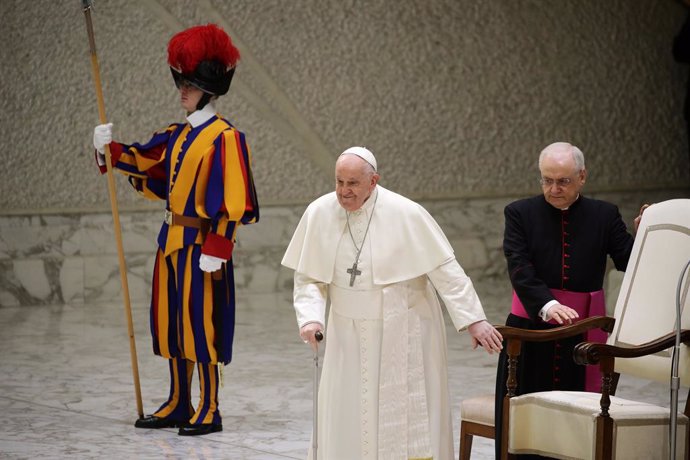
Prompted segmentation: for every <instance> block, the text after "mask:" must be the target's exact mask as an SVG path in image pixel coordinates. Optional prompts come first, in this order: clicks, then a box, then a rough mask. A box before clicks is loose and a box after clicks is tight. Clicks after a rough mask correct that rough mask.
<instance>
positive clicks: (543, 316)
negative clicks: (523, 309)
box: [539, 300, 558, 321]
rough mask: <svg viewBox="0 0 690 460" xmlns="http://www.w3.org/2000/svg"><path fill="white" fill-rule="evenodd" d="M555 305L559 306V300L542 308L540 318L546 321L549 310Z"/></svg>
mask: <svg viewBox="0 0 690 460" xmlns="http://www.w3.org/2000/svg"><path fill="white" fill-rule="evenodd" d="M554 305H558V300H551V301H549V302H546V303H545V304H544V306H543V307H541V310H539V317H540V318H541V319H542V320H544V321H546V318H547V315H548V313H549V310H550V309H551V307H553V306H554Z"/></svg>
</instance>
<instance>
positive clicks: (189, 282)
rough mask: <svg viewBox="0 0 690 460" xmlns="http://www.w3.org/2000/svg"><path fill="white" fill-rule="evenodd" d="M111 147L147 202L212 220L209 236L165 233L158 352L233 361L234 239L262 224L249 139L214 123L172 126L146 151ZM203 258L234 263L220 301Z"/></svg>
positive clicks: (156, 322) (168, 229) (180, 230)
mask: <svg viewBox="0 0 690 460" xmlns="http://www.w3.org/2000/svg"><path fill="white" fill-rule="evenodd" d="M110 148H111V154H112V159H113V164H114V166H115V167H116V168H117V169H118V170H119V171H120V172H122V173H124V174H125V175H127V176H129V181H130V183H131V184H132V185H133V187H134V188H135V189H136V190H137V192H139V193H140V194H141V195H143V196H145V197H147V198H151V199H159V200H165V201H166V208H167V209H168V210H169V211H171V212H172V213H174V214H178V215H182V216H187V217H194V218H204V219H210V230H209V231H208V234H207V235H206V236H205V237H204V235H203V234H202V232H201V230H199V229H197V228H193V227H186V226H182V225H171V224H168V223H165V222H164V223H163V225H162V227H161V230H160V232H159V235H158V253H157V256H156V262H155V269H154V276H153V283H152V287H153V293H152V299H151V334H152V338H153V349H154V352H155V353H156V354H158V355H161V356H163V357H166V358H169V359H174V358H183V359H186V360H189V361H193V362H197V363H204V364H212V365H215V364H219V363H222V364H226V363H228V362H230V360H231V358H232V339H233V333H234V322H235V293H234V279H233V270H232V258H231V257H232V249H233V244H234V240H235V234H236V231H237V227H238V226H239V225H246V224H251V223H254V222H256V221H258V219H259V205H258V201H257V197H256V190H255V187H254V181H253V178H252V171H251V154H250V150H249V147H248V145H247V142H246V140H245V136H244V134H243V133H241V132H240V131H238V130H237V129H235V128H234V127H233V126H232V125H231V124H230V123H229V122H228V121H226V120H225V119H223V118H220V117H219V116H214V117H211V118H210V119H209V120H208V121H206V122H205V123H203V124H201V125H199V126H197V127H192V126H191V125H190V124H188V123H184V124H172V125H170V126H169V127H168V128H167V129H165V130H163V131H160V132H157V133H155V134H154V136H153V137H152V138H151V140H149V141H148V142H147V143H145V144H137V143H135V144H131V145H126V144H120V143H116V142H113V143H111V144H110ZM101 169H102V170H104V168H101ZM201 254H208V255H213V256H216V257H220V258H223V259H226V260H228V263H227V264H224V266H223V269H222V280H221V282H220V283H221V285H222V286H223V289H220V290H219V289H218V287H217V285H216V287H215V295H214V285H213V281H212V279H211V274H210V273H205V272H203V271H201V270H200V269H199V257H200V256H201ZM216 283H218V281H216ZM214 296H215V297H216V298H215V299H214Z"/></svg>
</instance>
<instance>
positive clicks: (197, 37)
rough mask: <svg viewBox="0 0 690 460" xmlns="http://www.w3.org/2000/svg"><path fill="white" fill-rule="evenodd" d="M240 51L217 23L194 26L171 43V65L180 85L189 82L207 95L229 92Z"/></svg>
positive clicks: (169, 46) (169, 45) (176, 36)
mask: <svg viewBox="0 0 690 460" xmlns="http://www.w3.org/2000/svg"><path fill="white" fill-rule="evenodd" d="M239 58H240V52H239V51H238V50H237V48H236V47H235V45H233V44H232V40H231V39H230V36H229V35H228V34H227V33H225V31H224V30H223V29H221V28H220V27H218V26H217V25H215V24H207V25H205V26H194V27H190V28H189V29H186V30H183V31H182V32H179V33H177V34H175V35H174V36H173V37H172V39H170V43H168V64H170V71H171V72H172V74H173V78H174V79H175V84H176V85H177V86H178V87H179V86H180V85H181V84H183V82H185V81H186V82H189V83H191V84H192V85H193V86H196V87H197V88H199V89H200V90H202V91H204V92H205V93H208V94H213V95H222V94H225V93H227V92H228V89H229V88H230V82H231V81H232V76H233V75H234V73H235V65H236V64H237V61H238V60H239Z"/></svg>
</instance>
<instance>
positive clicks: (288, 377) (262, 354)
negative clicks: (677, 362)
mask: <svg viewBox="0 0 690 460" xmlns="http://www.w3.org/2000/svg"><path fill="white" fill-rule="evenodd" d="M290 301H291V294H290V293H289V292H286V293H282V294H271V295H252V296H248V297H240V298H239V299H238V316H237V321H238V324H237V329H236V335H235V351H234V356H235V358H234V361H233V362H232V363H231V364H230V365H229V366H227V367H226V368H225V386H224V387H223V388H222V389H221V391H220V407H221V411H222V415H223V427H224V431H222V432H220V433H214V434H211V435H208V436H200V437H192V438H188V437H180V436H178V435H177V432H176V430H174V429H164V430H141V429H135V428H134V427H133V423H134V420H135V419H136V418H137V409H136V398H135V392H134V385H133V383H132V382H133V377H132V370H131V360H130V351H129V338H128V335H127V327H126V321H125V314H124V308H123V306H122V304H120V303H117V304H115V303H113V304H101V305H64V306H50V307H46V306H41V307H2V308H0V350H2V358H0V411H1V413H2V414H4V420H3V422H4V423H3V427H2V429H1V430H0V458H11V459H19V458H26V459H33V458H47V459H50V458H72V459H90V458H99V459H100V458H106V459H109V458H119V459H125V458H126V459H130V458H139V459H149V458H150V459H159V458H180V459H182V458H185V459H216V458H218V459H220V458H224V459H247V460H259V459H261V460H269V459H303V458H305V455H306V452H307V450H308V448H309V438H310V431H311V414H312V391H313V389H312V377H313V373H312V372H313V362H312V354H311V352H310V350H309V349H308V348H307V346H306V345H304V344H303V343H302V342H301V341H300V340H299V338H298V336H297V330H296V325H295V319H294V314H293V310H292V307H291V305H290ZM133 317H134V324H135V336H136V343H137V354H138V366H139V374H140V381H141V393H142V399H143V406H144V412H145V413H151V412H153V411H154V410H155V409H156V408H157V407H158V406H159V405H160V404H161V403H162V402H163V399H164V398H165V396H166V395H167V391H168V388H167V385H168V374H167V373H168V371H167V366H166V363H165V360H163V359H161V358H159V357H156V356H154V355H153V354H152V352H151V347H150V341H149V333H148V308H147V306H146V305H133ZM448 337H449V339H448V342H449V343H448V346H449V350H450V353H449V356H450V361H449V367H450V373H449V375H450V381H451V391H452V395H453V408H454V414H455V415H454V432H455V438H456V440H455V446H456V451H457V436H458V434H457V428H458V420H457V412H458V411H457V407H458V405H459V401H460V400H461V399H462V398H463V397H467V396H472V395H476V394H480V393H484V392H487V391H492V389H493V384H494V366H495V363H496V357H495V356H489V355H488V354H486V353H485V352H483V351H474V350H472V349H471V348H470V342H469V338H468V336H467V334H456V333H453V331H452V330H451V328H450V327H449V328H448ZM194 387H196V380H195V381H194V383H193V388H194ZM626 387H633V388H634V389H635V390H636V393H639V392H642V393H644V395H645V398H646V400H649V401H651V402H658V403H661V404H667V402H668V392H667V390H666V387H665V385H661V384H659V385H655V384H644V383H641V382H637V383H635V382H632V383H623V384H622V389H621V391H620V392H619V394H620V393H622V391H623V389H624V388H626ZM490 458H493V441H490V440H485V439H481V438H478V439H476V440H475V443H474V449H473V459H490Z"/></svg>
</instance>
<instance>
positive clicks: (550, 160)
mask: <svg viewBox="0 0 690 460" xmlns="http://www.w3.org/2000/svg"><path fill="white" fill-rule="evenodd" d="M539 169H540V171H541V183H542V191H543V192H544V198H546V201H547V202H548V203H549V204H550V205H551V206H553V207H555V208H558V209H565V208H567V207H569V206H570V205H571V204H573V203H574V202H575V200H577V197H578V196H579V194H580V190H582V187H583V186H584V185H585V180H586V179H587V171H586V170H584V169H582V170H578V169H577V167H576V166H575V160H574V159H573V157H572V155H571V154H570V153H567V152H563V153H555V154H551V155H547V156H546V157H544V158H543V160H542V163H541V165H540V167H539Z"/></svg>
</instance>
